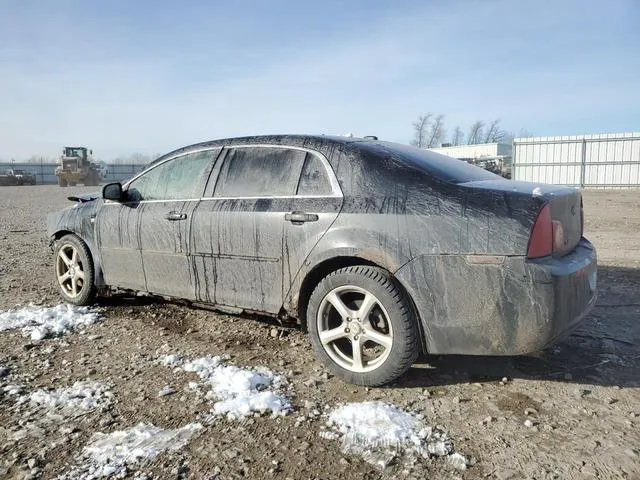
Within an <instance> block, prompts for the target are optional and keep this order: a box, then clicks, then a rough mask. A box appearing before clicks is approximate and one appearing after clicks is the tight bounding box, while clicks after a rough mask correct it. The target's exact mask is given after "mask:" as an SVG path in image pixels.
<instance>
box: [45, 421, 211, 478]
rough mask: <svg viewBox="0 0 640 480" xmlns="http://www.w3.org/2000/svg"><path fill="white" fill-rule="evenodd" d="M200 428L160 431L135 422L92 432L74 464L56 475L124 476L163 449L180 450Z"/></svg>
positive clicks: (67, 476) (196, 424)
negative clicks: (113, 428) (130, 469)
mask: <svg viewBox="0 0 640 480" xmlns="http://www.w3.org/2000/svg"><path fill="white" fill-rule="evenodd" d="M201 428H202V425H201V424H199V423H189V424H187V425H185V426H184V427H181V428H177V429H173V430H164V429H162V428H158V427H155V426H153V425H147V424H144V423H139V424H138V425H136V426H135V427H132V428H129V429H127V430H118V431H115V432H112V433H109V434H105V433H95V434H94V435H93V436H92V437H91V439H90V440H89V443H88V444H87V446H85V447H84V448H83V449H82V452H81V453H80V455H79V456H78V457H77V459H76V465H75V466H74V467H73V468H72V469H71V470H70V471H68V472H66V473H65V474H63V475H61V476H60V477H58V478H59V479H64V480H72V479H73V480H80V479H81V480H92V479H96V478H104V477H115V478H124V477H125V476H126V475H127V472H128V468H130V467H141V466H143V465H145V464H146V463H149V462H151V461H152V460H153V459H154V458H156V457H157V456H158V454H160V453H162V452H164V451H176V450H179V449H181V448H182V447H184V446H185V445H186V444H187V443H188V442H189V440H190V438H191V437H192V436H193V435H194V434H195V433H196V432H197V431H198V430H200V429H201Z"/></svg>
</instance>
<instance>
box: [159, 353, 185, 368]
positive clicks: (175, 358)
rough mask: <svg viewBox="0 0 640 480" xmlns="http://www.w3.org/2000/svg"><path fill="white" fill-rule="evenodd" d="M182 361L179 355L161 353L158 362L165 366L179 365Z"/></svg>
mask: <svg viewBox="0 0 640 480" xmlns="http://www.w3.org/2000/svg"><path fill="white" fill-rule="evenodd" d="M183 362H184V360H183V358H182V357H181V356H180V355H163V356H161V357H160V363H161V364H162V365H164V366H166V367H179V366H180V365H182V364H183Z"/></svg>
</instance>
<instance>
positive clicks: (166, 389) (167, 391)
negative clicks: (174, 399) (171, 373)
mask: <svg viewBox="0 0 640 480" xmlns="http://www.w3.org/2000/svg"><path fill="white" fill-rule="evenodd" d="M174 393H176V389H175V388H173V387H172V386H171V385H165V386H164V387H163V388H162V390H160V391H159V392H158V396H159V397H166V396H167V395H172V394H174Z"/></svg>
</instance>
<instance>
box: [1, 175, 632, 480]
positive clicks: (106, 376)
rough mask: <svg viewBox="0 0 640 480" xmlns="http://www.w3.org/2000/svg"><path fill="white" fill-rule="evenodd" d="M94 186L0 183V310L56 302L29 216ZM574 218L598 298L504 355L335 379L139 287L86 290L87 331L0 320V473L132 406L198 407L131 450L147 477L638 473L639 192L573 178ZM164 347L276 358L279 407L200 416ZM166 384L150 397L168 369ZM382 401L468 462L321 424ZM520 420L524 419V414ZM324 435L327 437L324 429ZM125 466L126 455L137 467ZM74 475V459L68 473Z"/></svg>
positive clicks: (122, 421)
mask: <svg viewBox="0 0 640 480" xmlns="http://www.w3.org/2000/svg"><path fill="white" fill-rule="evenodd" d="M94 190H95V187H93V188H91V187H89V188H85V187H74V188H67V189H61V188H59V187H57V186H36V187H3V188H0V205H2V210H1V211H0V247H1V248H0V312H2V311H6V310H8V309H12V308H17V307H23V306H27V305H28V304H29V303H34V304H36V305H44V306H54V305H57V304H59V303H60V299H59V297H58V295H57V291H56V288H55V286H54V278H53V267H52V256H51V254H50V252H49V250H48V239H47V238H46V234H45V220H44V217H45V215H46V213H47V212H49V211H53V210H56V209H59V208H61V207H64V206H66V205H68V202H67V201H66V200H65V197H66V196H67V195H70V194H71V193H77V192H90V191H94ZM584 202H585V216H586V221H587V225H586V234H587V236H588V237H589V238H590V239H591V240H592V241H593V242H594V243H595V244H596V247H597V248H598V256H599V263H600V269H599V287H600V297H599V300H598V304H597V306H596V307H595V308H594V310H593V312H592V314H591V315H590V316H589V317H588V319H587V320H585V322H584V323H583V324H582V326H581V327H580V328H579V330H578V331H576V332H575V333H574V334H573V335H572V336H571V337H570V338H568V339H567V340H566V341H565V342H564V343H562V344H560V345H558V346H556V347H554V348H552V349H550V350H549V351H545V352H542V353H540V354H538V355H535V356H528V357H517V358H485V357H464V356H455V357H453V356H452V357H426V358H422V359H420V363H419V364H416V365H415V366H414V367H413V368H412V369H411V371H410V372H409V373H408V374H407V375H406V376H404V377H403V378H402V379H401V380H400V381H399V382H397V383H396V384H394V385H391V386H389V387H387V388H370V389H367V388H361V387H356V386H351V385H346V384H344V383H342V382H341V381H339V380H338V379H336V378H334V377H332V375H331V374H330V373H329V372H327V371H325V370H324V369H323V368H322V367H321V366H320V364H319V363H318V362H317V361H316V360H315V358H314V356H313V353H312V352H311V349H310V346H309V342H308V340H307V338H306V337H305V335H304V334H303V333H302V332H300V331H299V330H297V329H295V328H291V327H281V326H279V325H277V324H276V323H274V322H273V321H270V320H268V319H261V318H254V317H250V316H229V315H224V314H219V313H215V312H212V311H209V310H204V309H197V308H191V307H187V306H182V305H176V304H170V303H164V302H161V301H156V300H153V299H150V298H148V297H136V298H131V297H126V296H112V297H110V298H106V299H103V300H101V301H100V303H99V308H100V313H101V315H102V316H103V317H104V321H102V322H100V323H97V324H95V325H92V326H90V327H89V328H88V329H87V330H86V332H85V333H72V334H69V335H66V336H64V337H61V338H59V339H49V340H42V341H38V342H33V341H31V340H30V339H29V337H25V336H23V335H22V334H21V332H20V331H16V330H11V331H4V332H0V478H55V477H56V476H58V475H60V474H62V473H64V472H68V471H70V469H71V467H72V466H73V464H74V462H75V459H77V458H78V455H79V454H80V452H81V450H82V448H83V446H84V445H86V443H87V441H88V440H89V438H90V437H91V436H92V434H94V433H95V432H103V433H110V432H114V431H117V430H123V429H126V428H130V427H133V426H135V425H137V424H138V423H140V422H145V423H148V424H153V425H155V426H156V427H161V428H165V429H170V428H171V429H173V428H178V427H182V426H184V425H186V424H188V423H191V422H198V421H199V422H201V423H202V424H203V425H204V428H202V429H200V430H198V431H197V432H196V433H195V435H194V436H193V437H192V438H191V439H190V441H188V443H187V444H186V445H185V446H184V447H183V448H181V449H179V450H176V451H171V452H166V453H161V454H160V455H158V456H157V457H156V458H155V460H153V461H151V462H149V463H147V464H145V465H143V466H142V467H140V468H139V469H138V470H139V471H138V472H137V473H135V475H137V476H138V477H140V476H142V475H143V474H145V475H148V476H149V477H153V478H176V479H177V478H197V479H200V478H204V479H230V478H292V479H294V478H295V479H298V478H301V479H307V478H308V479H312V478H341V479H351V478H354V479H355V478H371V479H373V478H438V479H448V478H463V479H481V478H490V479H492V478H496V479H520V478H532V479H533V478H535V479H547V478H558V479H574V478H575V479H578V478H625V479H638V478H640V433H639V429H638V425H639V424H640V391H639V389H638V386H640V348H639V345H640V321H639V319H640V288H638V286H639V285H640V191H587V192H585V193H584ZM166 353H180V354H183V355H187V356H188V357H190V358H195V357H199V356H204V355H228V356H229V357H230V361H232V362H233V363H235V364H238V365H245V366H265V367H268V368H270V369H271V370H273V371H274V372H277V373H280V374H282V375H284V376H285V377H286V378H287V379H288V382H289V390H288V395H289V396H290V398H291V401H292V403H293V407H294V411H293V413H291V414H290V415H287V416H281V417H277V418H271V417H270V416H268V415H267V416H261V417H255V418H254V417H250V418H248V419H245V420H243V421H231V420H227V419H225V418H222V417H211V416H209V415H208V412H209V410H210V408H211V405H210V403H208V402H207V401H206V400H205V399H203V398H202V397H199V396H197V395H194V394H193V393H192V392H189V391H188V390H189V386H188V383H189V382H190V381H193V380H194V377H193V375H192V374H188V373H187V372H183V371H173V370H172V369H170V368H167V367H166V366H163V365H160V364H159V363H158V358H159V357H160V356H161V355H162V354H166ZM77 381H94V382H101V383H102V384H106V385H108V386H109V387H110V390H111V392H112V394H113V397H112V399H111V401H110V402H107V403H106V404H104V405H101V406H100V407H99V408H94V409H89V410H82V409H79V408H76V409H75V410H73V411H71V412H66V413H65V412H64V411H62V410H59V409H58V410H55V409H54V410H44V409H36V408H32V407H29V405H24V404H22V405H21V404H19V402H17V401H16V398H17V396H16V395H11V394H10V392H9V390H10V389H6V388H4V387H7V386H8V385H21V386H22V387H23V392H26V393H29V392H33V391H35V390H36V389H38V388H42V389H46V390H50V389H54V388H63V387H64V388H66V387H70V386H71V385H73V384H74V383H75V382H77ZM167 385H169V386H171V387H172V388H173V389H174V390H175V391H176V393H173V394H170V395H164V396H158V392H159V391H160V390H162V389H163V388H164V387H165V386H167ZM366 400H382V401H384V402H389V403H392V404H394V405H396V406H398V407H400V408H402V409H404V410H405V411H407V412H412V413H415V414H422V415H424V422H425V423H426V424H428V425H433V426H436V425H437V426H440V428H442V429H443V430H446V432H447V433H448V435H449V436H450V438H451V439H452V440H453V442H454V445H455V450H456V451H457V452H461V453H462V454H464V455H465V456H466V457H467V458H468V459H469V460H470V464H471V465H469V467H468V468H467V469H466V470H464V471H463V470H457V469H454V468H453V467H451V466H450V465H449V463H448V462H446V461H445V459H444V458H441V457H433V458H414V457H413V456H411V455H409V454H407V455H401V456H399V457H398V458H396V459H395V461H393V462H392V463H391V464H390V465H389V466H387V467H386V468H385V469H382V468H380V467H377V466H374V465H371V464H370V463H368V462H367V461H365V460H364V459H363V458H361V457H360V456H358V455H356V454H353V453H343V451H342V449H341V443H340V441H339V440H335V439H332V438H331V436H330V435H324V436H320V435H319V432H321V431H322V430H323V429H324V428H326V427H325V426H326V421H327V415H326V412H327V411H328V410H327V409H331V408H334V407H336V406H339V405H341V404H344V403H345V402H356V401H366ZM525 423H526V425H525ZM325 437H326V438H325ZM135 470H136V469H132V470H131V471H130V474H129V475H130V476H134V473H132V472H135ZM67 478H73V475H71V476H69V477H67Z"/></svg>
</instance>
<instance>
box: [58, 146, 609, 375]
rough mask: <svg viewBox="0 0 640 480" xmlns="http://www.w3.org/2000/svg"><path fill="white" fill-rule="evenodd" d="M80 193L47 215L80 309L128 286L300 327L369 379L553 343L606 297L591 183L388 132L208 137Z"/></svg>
mask: <svg viewBox="0 0 640 480" xmlns="http://www.w3.org/2000/svg"><path fill="white" fill-rule="evenodd" d="M71 199H72V200H73V201H74V202H76V204H75V205H74V206H73V207H72V208H68V209H65V210H62V211H60V212H57V213H52V214H50V215H49V217H48V233H49V235H50V236H51V245H52V248H53V250H54V252H55V261H54V264H55V274H56V278H57V282H58V286H59V288H60V292H61V294H62V297H63V298H64V299H65V300H66V301H68V302H70V303H73V304H77V305H86V304H89V303H91V302H92V301H93V299H94V297H95V295H96V292H97V291H98V290H99V289H105V288H117V289H129V290H135V291H145V292H150V293H152V294H157V295H162V296H167V297H175V298H181V299H186V300H190V301H195V302H200V303H208V304H212V305H213V306H218V307H220V308H224V309H229V308H232V309H235V310H236V311H238V312H239V311H242V310H246V311H252V312H260V313H264V314H269V315H273V316H280V317H293V318H296V319H298V321H299V322H300V323H301V324H302V325H303V327H304V328H306V329H307V330H308V332H309V335H310V340H311V344H312V346H313V349H314V350H315V352H316V355H317V356H318V357H319V358H320V360H322V361H323V362H324V363H325V364H326V365H328V366H329V367H330V368H332V369H333V370H334V372H335V373H336V374H337V375H339V376H340V377H341V378H343V379H344V380H346V381H348V382H352V383H357V384H362V385H381V384H384V383H388V382H390V381H392V380H394V379H396V378H397V377H398V376H400V375H401V374H402V373H404V372H405V371H406V370H407V369H409V367H410V366H411V364H412V363H413V362H414V361H415V360H416V358H417V356H418V354H419V353H420V351H422V352H424V353H430V354H469V355H517V354H524V353H529V352H533V351H536V350H540V349H543V348H545V347H547V346H548V345H550V344H552V343H553V342H556V341H557V340H558V339H560V338H562V336H564V335H567V334H568V333H569V332H570V330H571V329H573V328H574V327H575V325H576V324H577V323H578V322H579V321H580V320H581V319H582V318H583V317H584V315H585V314H586V312H588V311H589V309H590V308H591V307H592V306H593V304H594V302H595V298H596V253H595V250H594V248H593V246H592V245H591V244H590V243H589V242H588V241H587V240H586V239H585V238H583V236H582V227H583V220H582V199H581V194H580V191H579V190H576V189H572V188H563V187H557V186H553V185H540V184H531V183H522V182H513V181H510V180H505V179H503V178H501V177H499V176H497V175H494V174H493V173H490V172H488V171H486V170H483V169H481V168H478V167H475V166H473V165H469V164H467V163H466V162H463V161H460V160H456V159H453V158H450V157H446V156H443V155H439V154H437V153H434V152H430V151H427V150H422V149H417V148H414V147H408V146H405V145H399V144H394V143H389V142H382V141H378V140H377V139H375V138H371V139H366V138H365V139H358V138H344V137H326V136H285V135H276V136H263V137H246V138H237V139H227V140H217V141H212V142H207V143H200V144H197V145H193V146H190V147H185V148H182V149H180V150H176V151H174V152H171V153H169V154H167V155H165V156H163V157H160V158H159V159H158V160H156V161H154V162H152V163H151V164H150V165H149V166H148V167H147V168H146V169H145V171H143V172H142V173H141V174H139V175H137V176H136V177H134V178H133V179H132V180H130V181H128V182H127V183H125V184H124V185H121V184H120V183H111V184H108V185H105V186H104V187H103V190H102V198H100V196H99V195H97V194H96V195H89V196H79V197H71Z"/></svg>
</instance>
